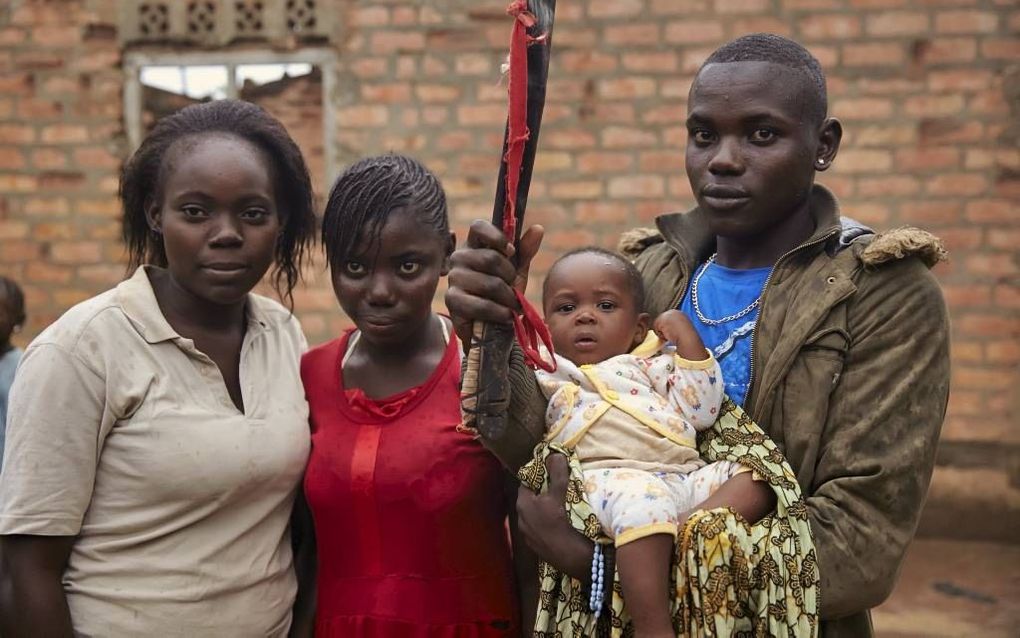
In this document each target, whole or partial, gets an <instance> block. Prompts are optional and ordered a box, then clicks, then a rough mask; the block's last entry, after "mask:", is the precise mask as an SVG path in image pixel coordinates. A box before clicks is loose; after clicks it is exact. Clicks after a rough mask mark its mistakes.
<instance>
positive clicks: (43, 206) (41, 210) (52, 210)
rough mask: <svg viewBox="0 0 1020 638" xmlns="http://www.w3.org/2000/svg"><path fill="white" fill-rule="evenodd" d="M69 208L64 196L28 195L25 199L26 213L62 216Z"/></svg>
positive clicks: (40, 215) (42, 215) (41, 215)
mask: <svg viewBox="0 0 1020 638" xmlns="http://www.w3.org/2000/svg"><path fill="white" fill-rule="evenodd" d="M70 210H71V207H70V205H69V204H68V201H67V198H66V197H30V198H28V199H26V200H25V203H24V212H25V214H26V215H32V216H37V217H63V216H65V215H67V213H68V212H69V211H70Z"/></svg>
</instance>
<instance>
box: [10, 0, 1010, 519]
mask: <svg viewBox="0 0 1020 638" xmlns="http://www.w3.org/2000/svg"><path fill="white" fill-rule="evenodd" d="M503 4H504V3H503V2H502V1H501V0H493V1H490V0H485V1H479V0H470V1H468V0H443V1H438V0H437V1H436V2H414V1H412V0H402V1H398V0H390V1H379V0H375V1H372V2H368V1H367V0H366V1H363V2H351V1H346V2H338V3H336V7H337V10H336V14H335V17H336V20H337V27H336V29H335V33H334V36H333V39H332V46H334V47H335V48H336V50H337V54H338V60H339V68H338V74H337V77H336V81H337V85H336V91H335V94H334V96H333V103H334V107H335V111H336V121H337V139H336V140H335V143H336V145H337V150H338V154H339V157H340V161H341V163H342V164H344V165H346V164H347V163H349V162H350V161H351V160H353V159H354V158H356V157H359V156H362V155H365V154H371V153H379V152H383V151H386V150H396V151H402V152H407V153H411V154H415V155H417V156H419V157H421V158H422V159H424V160H425V161H426V163H427V164H429V166H431V167H432V168H433V169H434V170H435V171H436V172H437V173H439V174H440V176H441V177H442V178H443V180H444V183H445V185H446V188H447V191H448V194H449V196H450V201H451V205H452V214H453V223H454V227H455V229H456V230H457V231H458V233H459V235H460V236H461V237H463V236H464V233H465V228H466V225H467V223H468V222H469V221H470V220H472V219H474V218H477V217H488V216H489V214H490V210H491V201H492V193H493V190H494V183H495V173H496V168H497V166H496V164H497V156H498V147H499V142H500V139H501V135H502V128H503V121H504V117H505V103H504V100H505V91H504V89H503V87H502V86H501V85H500V84H499V81H498V69H499V65H500V63H501V61H502V59H503V57H504V56H505V47H506V42H507V38H508V32H509V26H510V25H509V22H508V19H507V18H506V16H505V15H504V14H503V12H502V8H503V7H502V5H503ZM559 4H560V7H559V10H558V16H557V23H556V32H555V37H554V55H553V66H552V70H551V74H550V75H551V79H550V84H549V96H548V103H547V106H546V116H545V122H544V125H543V132H542V139H541V150H540V152H539V156H538V162H537V167H536V179H535V182H534V185H533V189H532V195H531V199H530V207H529V218H530V220H531V221H535V222H541V223H543V224H545V225H546V226H547V228H548V237H547V242H546V248H547V252H546V253H545V254H544V255H543V256H542V258H541V260H540V263H539V268H538V270H539V272H538V273H536V279H537V277H540V276H541V270H542V268H543V267H544V266H545V265H547V264H548V263H549V261H550V259H551V258H552V256H553V255H554V254H555V253H556V252H557V251H560V250H563V249H566V248H570V247H573V246H577V245H579V244H586V243H599V244H603V245H607V246H611V245H613V244H614V243H615V240H616V237H617V235H618V234H619V232H620V231H621V230H624V229H627V228H630V227H633V226H635V225H647V224H649V223H650V221H651V220H652V218H653V217H654V216H655V215H656V214H658V213H660V212H663V211H668V210H677V209H682V208H685V207H687V206H689V205H690V204H691V202H692V197H691V193H690V190H689V187H688V185H687V181H686V178H685V176H684V173H683V145H684V142H685V135H686V134H685V131H684V128H683V126H682V125H681V123H682V120H683V115H684V108H685V100H686V95H687V90H688V87H689V85H690V81H691V77H692V75H693V73H694V71H695V70H696V69H697V67H698V65H699V64H700V63H701V61H702V60H703V59H704V58H705V56H706V55H707V54H708V53H709V52H710V51H711V50H712V49H713V48H714V47H716V46H717V45H719V44H720V43H722V42H724V41H726V40H727V39H729V38H732V37H735V36H737V35H740V34H743V33H747V32H751V31H762V30H764V31H772V32H776V33H782V34H785V35H789V36H791V37H793V38H795V39H797V40H799V41H801V42H803V43H804V44H805V45H807V46H808V47H809V48H810V49H811V50H812V51H813V52H814V53H815V54H816V55H817V56H818V58H819V59H820V60H821V61H822V64H823V66H824V68H825V69H826V71H827V73H828V78H829V91H830V101H831V111H832V113H833V114H835V115H836V116H838V117H840V118H841V119H842V120H843V122H844V125H845V128H846V138H845V140H844V144H843V150H842V151H841V153H840V155H839V157H838V158H837V160H836V163H835V165H834V167H833V169H832V170H831V171H829V172H827V173H826V174H824V175H823V176H822V178H821V179H820V181H821V182H822V183H824V184H826V185H828V186H829V187H831V188H832V189H833V190H835V191H836V193H837V194H838V195H839V196H840V198H841V200H842V203H843V208H844V211H845V212H846V213H847V214H849V215H851V216H854V217H856V218H858V219H860V220H862V221H864V222H867V223H870V224H872V225H874V226H875V227H876V228H879V229H884V228H891V227H895V226H899V225H903V224H916V225H921V226H924V227H926V228H929V229H931V230H933V231H934V232H937V233H938V234H939V235H941V236H942V237H943V238H944V239H945V241H946V243H947V245H948V247H949V249H950V251H951V254H952V260H951V261H950V262H949V263H948V264H943V265H940V266H939V267H938V268H937V270H936V272H937V274H938V276H939V278H940V280H941V281H942V282H943V285H944V287H945V291H946V297H947V299H948V302H949V305H950V309H951V313H952V317H953V338H954V354H953V357H954V362H953V363H954V368H953V370H954V372H953V375H954V377H953V396H952V399H951V403H950V413H949V418H948V420H947V423H946V427H945V430H944V436H943V444H942V448H941V452H940V466H939V469H938V471H937V473H936V479H935V486H934V489H933V495H932V505H931V507H929V511H928V514H927V516H926V519H925V524H924V531H927V532H932V533H940V534H962V535H983V536H993V537H995V536H997V537H1002V538H1006V537H1008V535H1009V530H1010V529H1016V528H1017V527H1018V525H1020V487H1018V485H1020V463H1018V462H1017V458H1018V454H1017V452H1018V450H1020V424H1018V423H1017V419H1016V417H1015V416H1014V415H1015V414H1017V412H1018V411H1020V402H1018V399H1017V397H1018V396H1020V395H1018V393H1016V392H1015V391H1012V390H1013V387H1014V386H1016V385H1017V383H1018V382H1020V374H1018V368H1020V345H1018V344H1020V312H1018V310H1020V261H1018V258H1017V255H1018V252H1017V250H1016V248H1015V246H1016V245H1017V243H1018V242H1020V223H1018V222H1020V213H1018V205H1017V204H1018V200H1020V151H1018V141H1020V140H1018V137H1020V125H1018V123H1017V122H1018V117H1017V115H1018V109H1020V64H1018V61H1020V39H1018V38H1017V35H1018V31H1020V10H1018V8H1017V5H1016V3H1015V2H1014V1H1013V0H923V1H914V2H910V1H907V0H614V1H612V2H606V1H602V2H594V1H591V0H588V1H579V0H561V1H560V3H559ZM117 20H118V3H117V2H112V1H105V2H103V1H87V0H78V1H71V0H68V1H63V2H57V1H46V0H14V1H13V2H9V3H7V4H6V5H4V6H3V7H0V65H2V68H3V72H2V73H0V272H3V273H4V274H9V275H13V276H14V277H16V278H18V279H19V280H20V281H22V282H23V283H24V284H25V287H26V292H27V293H28V300H29V306H30V307H29V311H30V315H31V320H30V324H29V327H28V330H27V334H26V335H25V337H26V338H27V337H30V336H32V335H34V334H36V333H37V332H38V331H39V329H41V328H42V327H43V326H45V325H46V324H47V323H48V322H50V321H52V320H53V319H54V318H55V317H56V316H58V315H59V313H60V312H62V311H63V310H64V309H66V308H67V307H68V306H69V305H71V304H73V303H74V302H76V301H79V300H81V299H83V298H85V297H87V296H89V295H91V294H94V293H95V292H97V291H99V290H102V289H104V288H106V287H108V286H110V285H112V284H113V283H115V282H116V281H117V280H119V279H120V278H121V276H122V275H123V272H124V271H123V266H122V265H121V264H122V256H123V251H122V249H121V247H120V245H119V244H118V243H117V235H118V232H119V229H118V222H117V215H118V208H117V202H116V200H115V192H116V171H117V168H118V166H119V164H120V162H121V161H122V159H123V156H124V152H125V147H126V143H125V139H124V132H123V126H122V123H121V120H122V112H121V110H122V106H121V88H122V83H123V81H122V72H121V70H120V68H119V61H120V56H121V51H120V48H119V45H118V44H117V28H118V23H117ZM281 116H283V117H284V119H286V114H285V113H282V112H281ZM309 275H310V278H311V283H310V284H309V286H308V287H307V288H306V289H305V290H303V291H301V292H300V294H298V295H297V302H298V307H297V311H298V314H299V315H300V317H301V319H302V321H303V323H304V325H305V327H306V330H307V332H308V334H309V337H310V339H311V341H313V342H318V341H322V340H324V339H326V338H328V337H329V336H330V335H332V334H335V333H336V331H337V330H338V329H339V328H340V327H341V326H342V325H343V324H344V323H345V321H344V319H343V317H342V316H341V315H340V314H339V311H338V310H337V309H336V304H335V301H334V300H333V298H332V293H331V291H330V290H329V286H328V278H327V277H325V276H324V274H323V273H322V271H321V268H320V267H316V268H313V269H311V270H310V272H309ZM991 508H994V511H996V512H997V515H996V516H995V517H994V522H993V523H991V524H988V523H986V522H985V519H986V518H987V516H984V514H986V513H987V512H988V511H989V509H991ZM977 516H982V518H981V519H980V520H977V519H975V517H977ZM969 521H976V522H974V523H970V522H969Z"/></svg>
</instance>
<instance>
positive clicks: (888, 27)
mask: <svg viewBox="0 0 1020 638" xmlns="http://www.w3.org/2000/svg"><path fill="white" fill-rule="evenodd" d="M928 28H929V20H928V14H927V13H915V12H908V11H888V12H886V11H883V12H881V13H877V14H872V15H869V16H868V17H867V18H866V19H865V21H864V30H865V32H866V33H867V34H868V35H873V36H878V37H882V36H904V35H920V34H923V33H926V32H927V31H928Z"/></svg>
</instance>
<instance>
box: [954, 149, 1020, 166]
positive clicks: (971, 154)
mask: <svg viewBox="0 0 1020 638" xmlns="http://www.w3.org/2000/svg"><path fill="white" fill-rule="evenodd" d="M963 166H964V168H967V169H971V170H988V169H993V168H995V169H1000V170H1001V169H1006V170H1015V171H1020V150H1015V149H1012V150H1007V149H995V148H968V149H967V151H966V154H965V156H964V160H963Z"/></svg>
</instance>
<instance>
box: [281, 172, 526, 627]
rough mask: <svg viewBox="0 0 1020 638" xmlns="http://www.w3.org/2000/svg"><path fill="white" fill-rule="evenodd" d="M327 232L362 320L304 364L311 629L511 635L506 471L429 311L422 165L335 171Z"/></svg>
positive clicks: (444, 243)
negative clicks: (463, 399) (476, 419)
mask: <svg viewBox="0 0 1020 638" xmlns="http://www.w3.org/2000/svg"><path fill="white" fill-rule="evenodd" d="M323 240H324V243H325V248H326V253H327V257H328V259H329V264H330V269H331V272H332V279H333V288H334V290H335V292H336V296H337V298H338V299H339V301H340V305H341V306H342V307H343V309H344V311H345V312H346V313H347V314H348V316H349V317H350V318H351V319H352V320H353V321H354V324H355V326H356V328H354V329H351V330H349V331H347V332H346V333H344V335H343V336H341V337H340V338H339V339H336V340H334V341H331V342H329V343H326V344H324V345H322V346H319V347H318V348H315V349H313V350H311V351H310V352H308V353H307V354H306V355H305V357H304V359H303V361H302V365H301V377H302V380H303V381H304V385H305V391H306V393H307V397H308V402H309V407H310V410H311V424H312V452H311V457H310V459H309V463H308V469H307V472H306V476H305V497H306V500H307V502H308V506H309V508H310V510H311V513H312V517H313V519H314V527H315V535H316V539H317V545H318V574H317V579H316V581H317V608H316V613H315V634H316V635H317V636H343V637H344V638H360V637H366V638H367V637H373V638H389V637H392V638H398V637H399V638H408V637H420V638H447V637H450V638H453V637H458V638H459V637H464V638H471V637H496V636H511V635H519V634H520V622H519V604H518V597H517V588H516V580H515V570H514V565H513V561H512V558H511V551H510V544H509V538H508V534H507V525H506V521H507V516H508V513H509V512H510V510H511V508H512V505H513V503H512V501H511V499H510V498H509V497H508V496H507V495H508V494H512V493H513V492H511V491H509V490H508V489H507V486H508V479H507V477H508V474H507V473H506V472H505V470H504V469H503V468H502V466H501V465H500V464H499V462H498V461H496V459H495V458H494V457H493V456H492V455H491V454H489V452H487V451H486V450H485V449H484V448H483V447H482V446H481V444H480V443H479V442H478V441H477V440H476V438H474V437H473V436H472V435H471V434H470V433H467V432H464V431H461V429H460V427H459V426H460V410H459V399H458V382H459V377H460V348H459V345H458V342H457V338H456V336H455V335H454V334H453V331H452V330H451V326H450V322H449V319H446V318H444V317H441V316H440V315H438V314H436V313H434V312H433V311H432V299H433V295H434V294H435V290H436V286H437V284H438V282H439V279H440V277H442V276H444V275H445V274H446V273H447V271H448V269H449V257H450V254H451V252H452V251H453V248H454V243H455V238H454V235H453V233H451V232H450V230H449V225H448V221H447V211H446V198H445V195H444V194H443V189H442V186H441V185H440V183H439V181H438V180H437V179H436V177H435V176H434V175H432V173H430V172H429V171H428V170H427V169H425V168H424V167H423V166H422V165H421V164H419V163H418V162H416V161H414V160H412V159H409V158H406V157H402V156H397V155H386V156H382V157H375V158H369V159H366V160H362V161H360V162H358V163H357V164H355V165H353V166H352V167H351V168H350V169H348V170H347V171H346V172H345V173H344V174H343V175H341V176H340V178H339V179H338V180H337V182H336V184H335V185H334V187H333V190H332V192H331V193H330V197H329V202H328V203H327V205H326V212H325V217H324V219H323Z"/></svg>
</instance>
